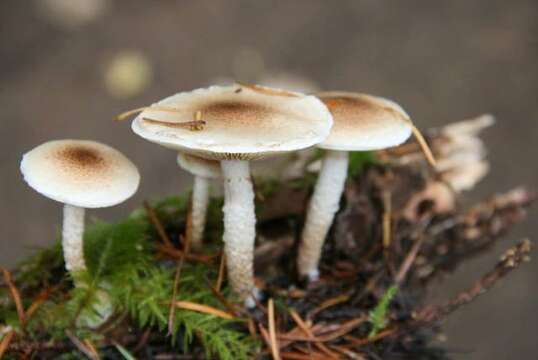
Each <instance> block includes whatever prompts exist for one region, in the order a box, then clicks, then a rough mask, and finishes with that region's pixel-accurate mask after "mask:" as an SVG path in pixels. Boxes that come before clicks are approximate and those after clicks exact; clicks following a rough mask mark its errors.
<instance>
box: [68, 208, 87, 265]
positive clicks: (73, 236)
mask: <svg viewBox="0 0 538 360" xmlns="http://www.w3.org/2000/svg"><path fill="white" fill-rule="evenodd" d="M84 212H85V211H84V208H81V207H78V206H74V205H68V204H65V205H64V222H63V228H62V248H63V252H64V259H65V268H66V269H67V271H69V272H71V273H73V272H76V271H80V270H85V269H86V263H85V261H84V246H83V242H82V236H83V233H84Z"/></svg>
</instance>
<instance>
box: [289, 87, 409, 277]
mask: <svg viewBox="0 0 538 360" xmlns="http://www.w3.org/2000/svg"><path fill="white" fill-rule="evenodd" d="M317 96H318V97H319V99H320V100H321V101H323V102H324V103H325V105H327V107H328V108H329V110H330V111H331V113H332V115H333V120H334V125H333V127H332V129H331V133H330V135H329V137H328V138H327V139H325V141H323V142H322V143H320V144H318V145H317V147H318V148H321V149H325V150H326V152H325V154H324V156H323V162H322V167H321V170H320V172H319V176H318V180H317V183H316V186H315V189H314V193H313V194H312V198H311V200H310V203H309V206H308V211H307V215H306V219H305V225H304V228H303V232H302V235H301V243H300V245H299V253H298V258H297V268H298V272H299V275H300V276H301V277H307V278H308V279H309V280H310V281H315V280H317V279H318V277H319V270H318V263H319V259H320V257H321V249H322V246H323V243H324V241H325V237H326V236H327V233H328V231H329V229H330V227H331V224H332V222H333V219H334V216H335V214H336V212H337V211H338V208H339V204H340V197H341V196H342V192H343V190H344V183H345V180H346V177H347V170H348V162H349V160H348V159H349V158H348V152H349V151H366V150H380V149H384V148H388V147H392V146H396V145H399V144H401V143H403V142H404V141H406V140H407V139H408V138H409V136H410V135H411V133H412V131H413V126H412V123H411V121H410V119H409V116H408V115H407V114H406V112H405V111H404V110H403V109H402V108H401V107H400V106H399V105H398V104H396V103H394V102H392V101H390V100H387V99H384V98H380V97H375V96H370V95H365V94H357V93H350V92H325V93H320V94H318V95H317Z"/></svg>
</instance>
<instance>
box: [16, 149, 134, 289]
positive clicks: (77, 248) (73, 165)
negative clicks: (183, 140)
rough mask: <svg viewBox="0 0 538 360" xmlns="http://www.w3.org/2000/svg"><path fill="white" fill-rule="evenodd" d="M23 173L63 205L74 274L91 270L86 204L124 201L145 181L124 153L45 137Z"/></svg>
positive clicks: (68, 266) (26, 159) (26, 157)
mask: <svg viewBox="0 0 538 360" xmlns="http://www.w3.org/2000/svg"><path fill="white" fill-rule="evenodd" d="M21 172H22V174H23V176H24V180H25V181H26V182H27V183H28V185H30V187H32V188H33V189H34V190H36V191H37V192H39V193H40V194H42V195H44V196H46V197H48V198H50V199H52V200H56V201H58V202H61V203H63V204H64V218H63V227H62V248H63V253H64V259H65V267H66V269H67V270H68V271H69V272H70V273H71V274H73V275H76V274H77V272H79V271H82V270H85V269H86V263H85V261H84V250H83V249H84V248H83V240H82V239H83V233H84V212H85V209H86V208H103V207H110V206H114V205H117V204H119V203H122V202H124V201H125V200H127V199H128V198H130V197H131V196H132V195H133V194H134V193H135V192H136V190H137V189H138V185H139V182H140V175H139V173H138V170H137V168H136V166H135V165H134V164H133V163H132V162H131V161H130V160H129V159H127V158H126V157H125V156H124V155H123V154H121V153H120V152H119V151H117V150H115V149H113V148H111V147H110V146H108V145H104V144H101V143H98V142H94V141H85V140H55V141H49V142H46V143H44V144H42V145H40V146H38V147H36V148H34V149H33V150H31V151H29V152H28V153H26V154H24V156H23V159H22V162H21ZM74 277H75V284H76V283H77V281H76V276H74Z"/></svg>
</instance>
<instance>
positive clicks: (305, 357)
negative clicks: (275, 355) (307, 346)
mask: <svg viewBox="0 0 538 360" xmlns="http://www.w3.org/2000/svg"><path fill="white" fill-rule="evenodd" d="M282 359H290V360H323V359H326V356H325V355H323V354H314V353H308V354H299V353H296V352H283V353H282Z"/></svg>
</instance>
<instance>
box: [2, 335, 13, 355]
mask: <svg viewBox="0 0 538 360" xmlns="http://www.w3.org/2000/svg"><path fill="white" fill-rule="evenodd" d="M14 336H15V330H10V331H9V332H8V333H7V334H5V335H4V337H3V338H2V342H0V359H2V358H3V357H4V354H5V353H6V351H7V349H8V348H9V344H11V340H13V337H14Z"/></svg>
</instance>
